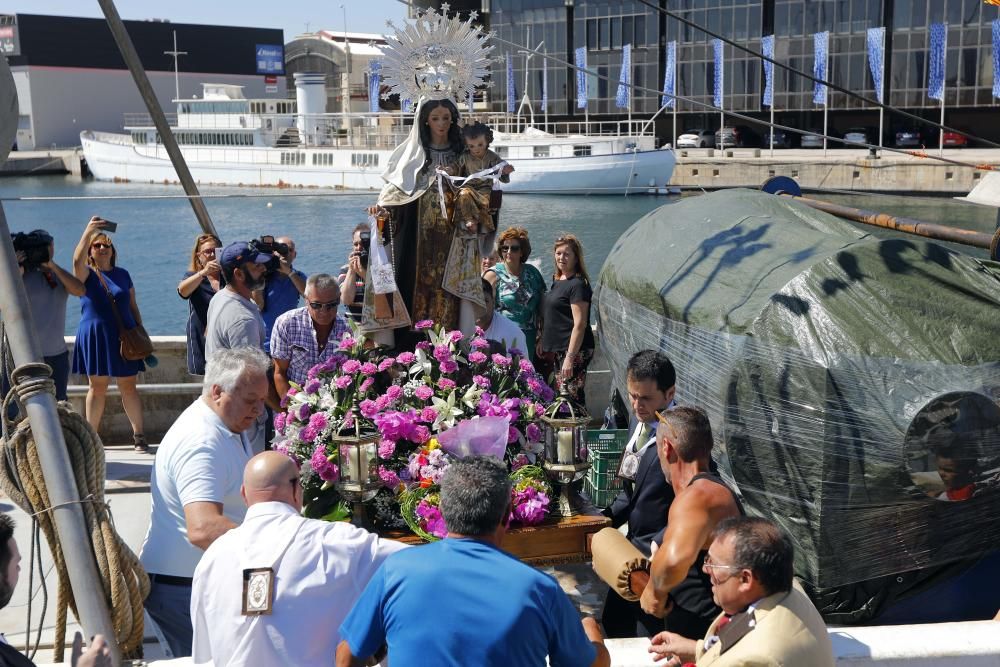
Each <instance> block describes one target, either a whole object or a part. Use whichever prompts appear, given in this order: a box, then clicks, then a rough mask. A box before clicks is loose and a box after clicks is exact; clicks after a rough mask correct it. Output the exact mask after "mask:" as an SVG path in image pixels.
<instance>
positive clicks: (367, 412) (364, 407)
mask: <svg viewBox="0 0 1000 667" xmlns="http://www.w3.org/2000/svg"><path fill="white" fill-rule="evenodd" d="M358 409H360V410H361V416H362V417H364V418H365V419H372V418H373V417H375V415H376V414H378V408H377V407H376V406H375V401H373V400H371V399H370V398H366V399H365V400H363V401H361V403H359V404H358Z"/></svg>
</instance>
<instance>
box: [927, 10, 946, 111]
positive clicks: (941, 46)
mask: <svg viewBox="0 0 1000 667" xmlns="http://www.w3.org/2000/svg"><path fill="white" fill-rule="evenodd" d="M947 47H948V26H947V25H945V24H944V23H932V24H931V52H930V55H929V56H928V62H927V97H929V98H931V99H932V100H944V68H945V54H946V53H947Z"/></svg>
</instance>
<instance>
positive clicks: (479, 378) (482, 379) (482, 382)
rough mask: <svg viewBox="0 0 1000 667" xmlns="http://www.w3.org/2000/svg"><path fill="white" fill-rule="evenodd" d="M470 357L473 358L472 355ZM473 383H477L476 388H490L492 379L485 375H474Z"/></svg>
mask: <svg viewBox="0 0 1000 667" xmlns="http://www.w3.org/2000/svg"><path fill="white" fill-rule="evenodd" d="M469 356H470V357H471V356H472V355H469ZM483 358H485V355H483ZM472 381H473V382H475V383H476V386H478V387H482V388H483V389H489V388H490V379H489V378H488V377H486V376H485V375H473V376H472Z"/></svg>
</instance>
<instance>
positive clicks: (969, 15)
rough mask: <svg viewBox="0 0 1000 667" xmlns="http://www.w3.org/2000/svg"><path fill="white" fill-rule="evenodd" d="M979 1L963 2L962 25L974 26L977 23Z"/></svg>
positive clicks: (967, 0)
mask: <svg viewBox="0 0 1000 667" xmlns="http://www.w3.org/2000/svg"><path fill="white" fill-rule="evenodd" d="M980 4H982V3H980V2H979V0H965V12H964V17H963V19H962V23H963V24H965V25H976V24H978V23H979V5H980Z"/></svg>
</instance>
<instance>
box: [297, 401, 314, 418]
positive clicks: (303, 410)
mask: <svg viewBox="0 0 1000 667" xmlns="http://www.w3.org/2000/svg"><path fill="white" fill-rule="evenodd" d="M311 413H312V408H311V407H309V404H308V403H303V404H302V405H300V406H299V407H298V409H297V410H296V411H295V418H296V419H298V420H299V421H300V422H304V421H305V420H307V419H309V415H310V414H311Z"/></svg>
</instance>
